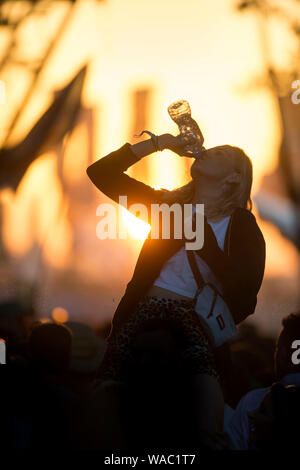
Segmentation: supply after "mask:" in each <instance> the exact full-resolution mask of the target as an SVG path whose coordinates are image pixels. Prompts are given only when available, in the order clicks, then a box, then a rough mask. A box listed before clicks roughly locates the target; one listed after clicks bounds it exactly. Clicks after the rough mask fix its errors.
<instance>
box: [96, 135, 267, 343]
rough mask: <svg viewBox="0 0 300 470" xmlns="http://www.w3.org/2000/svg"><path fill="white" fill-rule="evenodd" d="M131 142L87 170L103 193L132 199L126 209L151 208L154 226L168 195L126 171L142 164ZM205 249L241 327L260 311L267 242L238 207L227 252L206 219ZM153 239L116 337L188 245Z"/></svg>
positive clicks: (119, 315) (117, 317)
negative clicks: (169, 262) (155, 210)
mask: <svg viewBox="0 0 300 470" xmlns="http://www.w3.org/2000/svg"><path fill="white" fill-rule="evenodd" d="M139 160H140V158H139V157H137V156H136V155H135V154H134V152H133V151H132V150H131V147H130V144H129V143H126V144H125V145H123V146H122V147H121V148H120V149H118V150H116V151H114V152H112V153H110V154H109V155H107V156H105V157H103V158H101V159H100V160H98V161H96V162H95V163H93V164H92V165H91V166H89V167H88V169H87V174H88V176H89V177H90V179H91V180H92V182H93V183H94V184H95V185H96V186H97V188H99V189H100V190H101V191H102V192H103V193H104V194H106V195H107V196H108V197H110V198H111V199H113V200H114V201H116V202H119V196H125V195H126V196H127V206H128V207H129V206H130V205H131V204H134V203H142V204H144V205H145V206H146V207H147V210H148V215H149V219H148V222H150V214H151V204H153V203H156V204H160V203H162V202H163V196H165V194H166V190H155V189H153V188H151V187H150V186H148V185H146V184H144V183H142V182H140V181H137V180H135V179H133V178H131V177H130V176H128V175H126V174H125V173H124V172H125V171H126V170H127V169H128V168H129V167H130V166H131V165H133V164H134V163H136V162H137V161H139ZM204 220H205V222H204V245H203V247H202V248H201V249H200V250H197V251H196V253H197V254H198V255H199V256H201V258H202V259H203V260H204V261H205V262H206V263H207V264H208V265H209V267H210V269H211V270H212V271H213V272H214V274H215V275H216V277H217V278H218V279H219V280H220V281H221V283H222V285H223V297H224V299H225V300H226V302H227V305H228V307H229V308H230V311H231V313H232V316H233V318H234V320H235V323H236V324H238V323H240V322H241V321H242V320H244V319H245V318H246V317H248V315H250V314H252V313H253V312H254V310H255V306H256V302H257V293H258V291H259V289H260V286H261V283H262V279H263V275H264V268H265V240H264V238H263V235H262V233H261V231H260V229H259V227H258V225H257V223H256V219H255V217H254V215H253V214H252V213H251V212H250V211H248V210H246V209H242V208H237V209H236V210H235V211H234V212H233V214H232V216H231V219H230V223H229V226H228V229H227V232H226V237H225V244H224V251H223V250H221V249H220V248H219V246H218V243H217V240H216V238H215V235H214V232H213V230H212V228H211V226H210V225H209V223H208V222H207V220H206V217H205V218H204ZM170 232H171V238H170V239H163V238H158V239H151V238H150V236H151V231H150V233H149V235H148V238H147V239H146V240H145V242H144V244H143V246H142V249H141V252H140V254H139V257H138V260H137V263H136V267H135V270H134V273H133V276H132V279H131V281H130V282H129V283H128V284H127V287H126V291H125V294H124V295H123V297H122V299H121V301H120V303H119V305H118V307H117V309H116V311H115V314H114V318H113V321H112V330H111V334H112V332H114V333H115V332H116V331H117V330H118V329H119V327H120V326H121V325H122V324H124V322H125V321H126V320H127V319H128V318H129V317H130V315H131V314H132V313H133V312H134V310H135V308H136V306H137V304H138V302H139V300H140V299H141V298H142V296H143V295H144V294H145V293H146V292H147V290H148V289H149V288H150V287H151V286H152V285H153V283H154V281H155V279H156V278H157V277H158V275H159V273H160V271H161V269H162V267H163V265H164V263H165V262H166V261H167V260H168V259H169V258H170V257H171V256H173V255H174V254H175V253H176V252H177V251H178V250H180V248H181V247H182V246H183V245H184V244H185V242H186V241H189V242H191V240H186V239H185V238H184V235H183V237H182V238H181V239H175V238H173V237H172V233H173V231H172V225H171V231H170Z"/></svg>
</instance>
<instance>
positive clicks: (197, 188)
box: [166, 145, 253, 218]
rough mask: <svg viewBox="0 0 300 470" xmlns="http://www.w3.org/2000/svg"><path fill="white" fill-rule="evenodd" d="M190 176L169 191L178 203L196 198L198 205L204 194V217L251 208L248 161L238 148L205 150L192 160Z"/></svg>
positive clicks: (222, 147)
mask: <svg viewBox="0 0 300 470" xmlns="http://www.w3.org/2000/svg"><path fill="white" fill-rule="evenodd" d="M191 176H192V180H191V181H190V182H189V183H188V184H187V185H185V186H183V187H181V188H178V189H177V190H175V191H172V192H173V193H174V196H175V198H177V201H178V202H182V203H188V202H191V201H192V200H193V201H194V202H195V196H196V199H199V201H197V202H198V203H199V204H200V203H202V202H203V200H201V195H202V194H204V193H205V194H206V197H205V202H204V203H205V215H207V217H208V218H213V217H221V216H223V217H225V216H227V215H230V214H231V213H232V212H233V210H234V209H235V208H237V207H241V208H245V209H248V210H251V209H252V202H251V187H252V178H253V170H252V162H251V160H250V158H249V157H248V156H247V155H246V154H245V152H244V151H243V150H242V149H240V148H239V147H233V146H231V145H220V146H218V147H213V148H210V149H207V150H205V151H204V152H203V154H202V157H201V158H197V159H195V160H194V162H193V164H192V166H191ZM197 194H199V197H197ZM166 199H168V196H166ZM170 199H171V198H170Z"/></svg>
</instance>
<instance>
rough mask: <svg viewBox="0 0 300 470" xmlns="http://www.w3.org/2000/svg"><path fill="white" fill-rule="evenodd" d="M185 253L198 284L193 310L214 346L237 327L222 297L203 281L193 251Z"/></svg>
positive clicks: (226, 337) (234, 331)
mask: <svg viewBox="0 0 300 470" xmlns="http://www.w3.org/2000/svg"><path fill="white" fill-rule="evenodd" d="M186 253H187V257H188V261H189V263H190V267H191V269H192V272H193V274H194V277H195V280H196V282H197V285H198V290H197V293H196V296H195V307H194V308H195V312H196V313H197V314H198V315H199V317H200V320H201V323H202V325H203V326H204V328H205V329H206V331H207V333H208V334H209V335H210V337H211V339H212V341H213V343H214V345H215V347H219V346H221V345H222V344H224V343H225V342H226V341H227V340H229V339H230V338H231V337H232V335H233V334H234V333H236V331H237V328H236V326H235V323H234V320H233V318H232V315H231V312H230V310H229V308H228V306H227V304H226V302H225V300H224V299H223V297H222V296H221V295H220V294H219V292H218V291H217V289H216V288H215V287H214V286H213V285H212V284H206V283H205V282H204V280H203V277H202V276H201V274H200V271H199V269H198V266H197V262H196V258H195V252H194V251H191V250H186Z"/></svg>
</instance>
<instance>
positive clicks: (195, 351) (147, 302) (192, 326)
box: [98, 295, 220, 380]
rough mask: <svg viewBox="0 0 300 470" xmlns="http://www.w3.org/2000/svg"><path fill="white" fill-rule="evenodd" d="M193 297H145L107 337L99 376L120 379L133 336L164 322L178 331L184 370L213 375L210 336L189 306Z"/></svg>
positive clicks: (129, 355) (212, 354)
mask: <svg viewBox="0 0 300 470" xmlns="http://www.w3.org/2000/svg"><path fill="white" fill-rule="evenodd" d="M193 306H194V301H193V299H169V298H161V297H155V296H147V295H146V296H145V297H144V298H143V299H142V300H140V302H139V303H138V306H137V308H136V310H135V312H134V314H133V315H132V316H131V318H130V319H129V320H128V321H127V322H126V324H125V325H123V327H122V328H121V329H120V330H119V331H118V333H117V334H113V335H111V336H110V337H109V340H108V345H107V350H106V354H105V357H104V359H103V361H102V364H101V367H100V371H99V374H98V377H99V378H102V379H114V380H119V379H120V372H121V369H122V365H123V364H124V363H126V361H130V358H131V355H132V347H131V345H132V343H133V340H134V338H135V337H136V335H137V334H138V333H139V332H141V331H143V330H144V331H145V330H147V325H149V324H151V322H152V324H153V322H155V324H156V325H158V326H159V325H160V324H161V325H168V326H170V327H173V331H174V329H175V330H176V331H177V332H179V331H180V334H181V338H182V339H183V342H182V346H181V362H182V363H183V364H184V366H183V369H184V371H185V372H186V371H188V372H191V373H202V374H208V375H211V376H214V377H216V378H217V379H218V380H220V378H219V374H218V372H217V370H216V364H215V356H214V350H213V346H212V344H211V341H210V339H209V338H208V337H207V335H206V334H205V331H204V329H203V327H202V325H201V323H200V320H199V318H198V315H197V314H196V312H195V311H194V309H193Z"/></svg>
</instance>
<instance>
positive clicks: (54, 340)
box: [29, 323, 72, 373]
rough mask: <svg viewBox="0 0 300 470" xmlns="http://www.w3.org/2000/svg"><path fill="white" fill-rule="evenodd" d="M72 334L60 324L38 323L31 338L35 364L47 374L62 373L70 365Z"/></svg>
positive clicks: (31, 350) (30, 345) (32, 355)
mask: <svg viewBox="0 0 300 470" xmlns="http://www.w3.org/2000/svg"><path fill="white" fill-rule="evenodd" d="M71 347H72V332H71V331H70V329H69V328H68V327H66V326H65V325H62V324H59V323H37V324H36V325H34V327H33V329H32V331H31V335H30V337H29V351H30V354H31V357H32V360H33V362H34V364H36V365H37V366H39V367H40V368H41V369H42V370H43V371H44V372H45V373H60V372H62V371H65V370H66V369H67V367H68V365H69V362H70V357H71Z"/></svg>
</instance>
